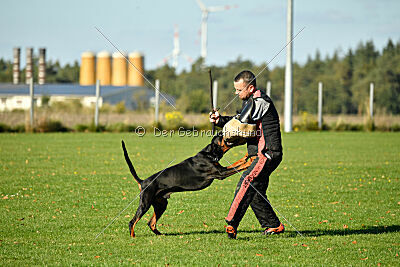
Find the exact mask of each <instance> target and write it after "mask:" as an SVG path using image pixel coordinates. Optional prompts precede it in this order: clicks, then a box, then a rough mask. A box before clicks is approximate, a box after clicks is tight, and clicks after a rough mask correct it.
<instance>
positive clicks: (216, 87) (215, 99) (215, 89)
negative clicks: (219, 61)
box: [213, 80, 218, 109]
mask: <svg viewBox="0 0 400 267" xmlns="http://www.w3.org/2000/svg"><path fill="white" fill-rule="evenodd" d="M217 101H218V81H217V80H215V81H214V84H213V108H214V109H216V108H217V103H218V102H217Z"/></svg>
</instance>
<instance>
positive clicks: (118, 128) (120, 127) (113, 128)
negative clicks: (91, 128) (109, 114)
mask: <svg viewBox="0 0 400 267" xmlns="http://www.w3.org/2000/svg"><path fill="white" fill-rule="evenodd" d="M129 129H130V128H129V126H128V125H127V124H125V123H122V122H117V123H114V124H110V125H107V126H106V127H105V130H106V131H107V132H116V133H122V132H129Z"/></svg>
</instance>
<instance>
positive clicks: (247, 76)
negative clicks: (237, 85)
mask: <svg viewBox="0 0 400 267" xmlns="http://www.w3.org/2000/svg"><path fill="white" fill-rule="evenodd" d="M240 79H243V81H244V82H245V83H246V86H247V85H254V87H257V82H256V76H255V75H254V74H253V73H252V72H251V71H249V70H244V71H242V72H240V73H239V74H238V75H236V77H235V82H238V81H240Z"/></svg>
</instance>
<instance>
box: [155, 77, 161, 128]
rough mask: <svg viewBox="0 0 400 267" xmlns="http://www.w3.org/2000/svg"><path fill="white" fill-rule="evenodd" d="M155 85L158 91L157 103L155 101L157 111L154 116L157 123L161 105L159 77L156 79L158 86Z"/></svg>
mask: <svg viewBox="0 0 400 267" xmlns="http://www.w3.org/2000/svg"><path fill="white" fill-rule="evenodd" d="M155 87H156V91H155V103H154V106H155V111H154V113H155V118H154V120H155V122H156V123H158V110H159V106H160V80H159V79H157V80H156V86H155Z"/></svg>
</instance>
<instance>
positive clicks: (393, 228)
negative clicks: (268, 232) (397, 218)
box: [164, 225, 400, 239]
mask: <svg viewBox="0 0 400 267" xmlns="http://www.w3.org/2000/svg"><path fill="white" fill-rule="evenodd" d="M261 232H262V231H261V230H240V229H239V231H238V234H239V233H259V234H260V235H261ZM300 232H301V233H302V235H303V236H305V237H315V236H346V235H367V234H383V233H394V232H400V225H389V226H367V227H365V228H363V229H343V230H339V229H336V230H322V229H318V230H305V231H300ZM196 234H201V235H209V234H225V231H224V230H211V231H190V232H175V233H165V234H164V235H165V236H181V235H196ZM280 236H282V237H285V238H288V237H298V236H299V234H298V233H297V232H296V231H291V230H289V231H288V230H286V231H285V233H284V234H282V235H280ZM238 239H246V238H239V237H238Z"/></svg>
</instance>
